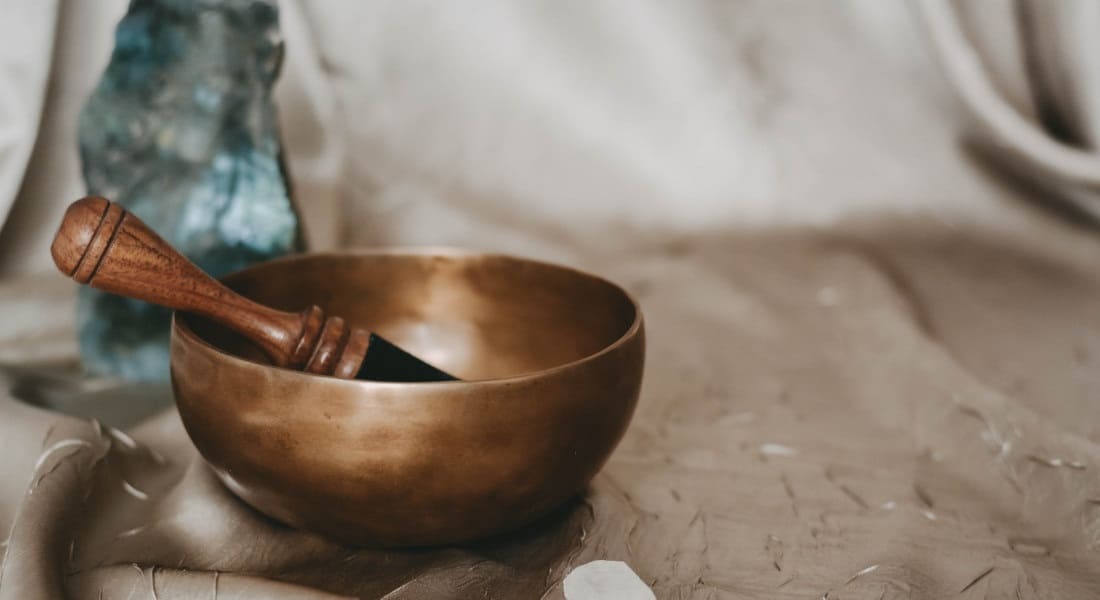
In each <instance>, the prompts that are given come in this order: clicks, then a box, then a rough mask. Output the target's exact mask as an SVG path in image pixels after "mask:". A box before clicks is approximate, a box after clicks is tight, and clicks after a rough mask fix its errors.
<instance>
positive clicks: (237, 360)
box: [169, 246, 644, 390]
mask: <svg viewBox="0 0 1100 600" xmlns="http://www.w3.org/2000/svg"><path fill="white" fill-rule="evenodd" d="M355 256H420V257H424V256H427V257H431V256H443V257H461V258H504V259H508V260H518V261H522V262H526V263H529V264H534V265H538V266H542V267H550V268H553V269H559V270H562V271H568V272H570V273H571V274H573V275H578V276H581V277H585V278H588V279H592V280H595V281H598V282H600V283H603V284H605V285H608V286H611V288H613V289H614V290H616V291H618V292H619V293H621V294H622V295H623V296H624V297H625V298H626V300H627V301H628V302H630V305H631V307H632V308H633V309H634V319H633V321H631V323H630V326H629V327H627V328H626V331H624V332H623V334H622V335H620V336H619V337H618V338H616V339H615V340H614V341H612V342H611V343H610V344H607V345H605V346H604V347H602V348H600V349H599V350H597V351H596V352H593V353H592V354H588V355H586V356H582V357H580V358H578V359H576V360H573V361H570V362H567V363H562V364H560V365H555V366H553V367H548V368H545V369H540V370H538V371H529V372H526V373H520V374H518V375H509V376H508V377H496V378H492V379H470V380H465V379H460V380H457V381H418V382H403V381H374V380H363V379H341V378H338V377H333V376H331V375H318V374H316V373H306V372H304V371H298V370H295V369H287V368H284V367H277V366H275V365H271V364H264V363H259V362H255V361H251V360H247V359H244V358H241V357H239V356H236V355H234V354H230V353H228V352H226V351H224V350H222V349H220V348H218V347H216V346H214V345H213V344H210V343H209V342H207V341H206V340H204V339H203V338H202V337H201V336H199V335H198V334H197V333H195V332H194V331H192V330H191V328H190V327H189V326H188V325H187V324H186V323H185V322H184V321H183V320H181V319H179V318H178V315H179V313H180V312H184V311H176V310H174V311H172V327H171V335H172V336H173V337H174V336H177V335H179V336H181V337H183V338H186V339H187V340H188V342H189V343H192V344H195V345H197V346H199V347H201V348H203V349H204V350H206V351H208V352H211V353H213V354H215V355H217V356H219V357H221V358H222V359H224V360H226V361H227V362H228V363H229V364H233V365H235V366H237V367H240V368H245V369H272V370H274V371H275V372H277V373H279V374H280V376H286V377H291V378H298V377H305V378H318V377H319V378H323V379H325V380H327V381H329V382H332V383H336V384H339V385H345V384H346V385H354V386H356V387H367V388H378V389H388V388H400V389H405V390H408V389H423V390H427V389H432V390H444V389H453V388H457V387H462V388H470V387H472V386H479V387H487V386H497V385H509V384H516V383H521V382H526V381H532V380H537V379H543V378H546V377H552V376H554V375H556V374H558V373H561V372H564V371H567V370H571V369H575V368H577V367H580V366H582V365H585V364H588V363H591V362H595V361H596V360H599V359H600V358H601V357H603V356H605V355H607V354H610V353H612V352H614V351H616V350H618V349H619V348H621V347H623V346H625V345H626V344H627V343H629V342H630V341H631V340H632V339H634V338H636V337H637V336H638V334H639V333H640V332H641V331H642V329H643V327H644V324H643V321H644V319H643V317H642V308H641V306H640V305H639V304H638V300H637V299H636V298H634V296H633V295H632V294H631V293H630V292H628V291H627V290H626V289H624V288H623V287H622V286H620V285H618V284H617V283H615V282H613V281H611V280H609V279H606V278H604V277H601V276H599V275H596V274H594V273H591V272H588V271H584V270H582V269H578V268H576V267H571V266H567V265H562V264H558V263H553V262H549V261H545V260H539V259H534V258H528V257H524V256H518V255H515V254H508V253H505V252H492V251H481V250H474V249H471V248H462V247H457V246H393V247H387V246H378V247H357V248H347V249H342V250H325V251H321V252H303V253H298V254H291V255H287V256H281V257H278V258H274V259H271V260H265V261H263V262H259V263H256V264H253V265H249V266H247V267H244V268H243V269H237V270H236V271H233V272H231V273H227V274H225V275H223V276H221V277H218V278H217V279H218V281H224V280H226V279H228V278H231V277H234V276H237V275H239V274H241V273H245V272H247V271H249V270H252V269H257V268H260V267H262V266H268V265H273V264H285V263H294V262H302V261H307V260H312V259H318V258H320V259H325V258H339V257H355ZM169 362H172V357H171V355H170V357H169Z"/></svg>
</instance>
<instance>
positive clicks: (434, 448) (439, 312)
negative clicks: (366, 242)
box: [172, 251, 644, 546]
mask: <svg viewBox="0 0 1100 600" xmlns="http://www.w3.org/2000/svg"><path fill="white" fill-rule="evenodd" d="M226 281H227V282H228V283H229V284H230V286H231V287H233V288H234V289H236V290H238V291H240V292H241V293H242V294H244V295H246V296H248V297H250V298H253V299H256V300H258V301H260V302H262V303H264V304H267V305H271V306H276V307H281V306H294V305H298V304H300V303H302V302H314V303H317V304H318V305H320V306H323V307H324V308H325V309H326V310H329V311H332V312H339V313H340V314H343V315H345V316H347V318H348V319H349V320H351V321H353V322H354V321H357V320H360V319H361V320H364V321H369V322H371V323H375V324H377V329H378V330H379V331H380V332H381V333H382V334H383V335H385V336H386V337H388V338H390V339H393V340H395V341H397V342H399V343H401V344H402V345H403V346H404V347H407V348H409V349H410V350H412V351H414V352H418V353H419V354H421V355H422V356H424V357H426V358H428V359H429V360H431V361H432V362H434V363H436V364H438V365H440V366H441V367H443V368H445V369H447V370H448V371H449V372H451V373H454V374H456V375H458V376H460V377H462V378H463V379H464V380H467V381H461V382H443V383H415V384H397V383H381V382H369V381H347V380H340V379H336V378H330V377H318V376H313V375H308V374H304V373H299V372H294V371H289V370H285V369H276V368H272V367H270V366H267V365H264V364H261V362H257V361H262V360H263V357H262V355H259V354H257V353H255V352H254V351H252V350H251V348H250V346H249V345H248V344H247V343H246V342H244V341H243V340H242V339H240V338H239V337H237V336H236V335H234V334H232V333H231V332H229V331H227V330H225V329H222V328H219V327H217V326H216V325H213V324H211V323H209V322H205V321H203V320H202V319H198V318H194V317H186V316H183V315H181V314H180V313H177V314H176V318H175V320H174V324H173V330H172V381H173V387H174V389H175V393H176V398H177V404H178V406H179V411H180V415H181V416H182V418H183V422H184V425H185V426H186V428H187V431H188V433H189V434H190V435H191V437H192V439H193V440H194V442H195V445H196V446H197V447H198V449H199V451H200V452H201V453H202V455H203V456H204V457H205V458H206V460H207V461H208V462H209V463H210V464H211V465H212V466H213V467H214V469H215V471H216V472H217V474H218V476H219V477H220V478H221V479H222V481H224V482H225V483H226V485H227V486H228V487H229V488H230V489H231V490H233V492H234V493H236V494H237V495H238V496H239V497H241V498H242V499H244V500H245V501H246V502H248V503H249V504H251V505H252V506H254V507H255V508H257V509H258V510H260V511H261V512H264V513H266V514H268V515H270V516H272V517H274V518H276V519H278V520H280V521H283V522H285V523H288V524H291V525H294V526H296V527H301V528H305V529H309V530H313V531H316V532H318V533H321V534H323V535H326V536H329V537H332V538H335V539H338V540H341V541H344V542H348V543H352V544H362V545H374V546H420V545H434V544H446V543H454V542H460V541H464V540H469V539H474V538H479V537H483V536H487V535H490V534H494V533H498V532H501V531H505V530H508V529H511V528H514V527H517V526H520V525H523V524H525V523H528V522H530V521H531V520H533V519H536V518H538V517H539V516H541V515H544V514H546V513H547V512H548V511H550V510H552V509H553V508H554V507H556V506H558V505H560V504H561V503H562V502H564V501H565V500H567V499H568V498H570V497H571V496H572V495H574V494H576V493H577V492H578V491H579V490H580V489H582V488H583V487H584V486H585V484H587V482H588V481H589V480H590V479H591V478H592V477H593V476H594V475H595V473H596V472H597V471H598V470H599V468H600V467H601V465H603V463H604V461H605V460H606V459H607V457H608V455H609V454H610V453H611V451H612V449H613V448H614V447H615V445H616V444H617V443H618V441H619V439H620V438H621V436H622V435H623V432H624V431H625V429H626V427H627V424H628V422H629V420H630V417H631V415H632V414H633V411H634V407H635V403H636V401H637V397H638V391H639V386H640V384H641V378H642V366H643V362H644V334H643V325H642V318H641V314H640V312H639V310H638V307H637V305H636V304H635V303H634V301H633V300H632V299H631V298H630V297H629V296H628V295H627V294H626V293H625V292H623V291H622V290H621V289H619V288H618V287H616V286H614V285H613V284H611V283H609V282H607V281H604V280H602V279H599V278H596V277H593V276H591V275H586V274H583V273H580V272H577V271H574V270H571V269H566V268H562V267H556V266H552V265H547V264H543V263H537V262H532V261H526V260H521V259H517V258H510V257H505V256H495V255H481V254H471V253H462V252H450V251H448V252H434V253H433V252H428V253H424V254H416V253H410V254H395V253H364V254H333V255H314V256H306V257H299V258H293V259H284V260H280V261H274V262H271V263H266V264H263V265H259V266H256V267H253V268H250V269H247V270H245V271H243V272H241V273H238V274H236V275H234V276H232V277H229V278H227V279H226Z"/></svg>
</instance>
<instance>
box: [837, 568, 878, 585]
mask: <svg viewBox="0 0 1100 600" xmlns="http://www.w3.org/2000/svg"><path fill="white" fill-rule="evenodd" d="M877 570H878V565H871V566H869V567H866V568H863V569H860V570H859V572H858V573H856V574H855V575H852V576H851V577H849V578H848V581H847V582H846V583H845V584H844V585H848V584H849V583H852V582H853V581H855V580H856V579H858V578H860V577H863V576H864V575H867V574H868V573H874V572H875V571H877Z"/></svg>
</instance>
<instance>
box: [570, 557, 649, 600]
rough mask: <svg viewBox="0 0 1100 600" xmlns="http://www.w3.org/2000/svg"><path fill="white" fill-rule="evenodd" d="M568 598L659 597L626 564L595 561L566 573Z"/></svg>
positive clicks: (643, 599)
mask: <svg viewBox="0 0 1100 600" xmlns="http://www.w3.org/2000/svg"><path fill="white" fill-rule="evenodd" d="M563 587H564V592H565V599H566V600H657V596H655V595H654V594H653V590H651V589H649V586H647V585H646V584H645V582H644V581H642V580H641V578H640V577H638V575H637V574H636V573H635V572H634V571H633V570H632V569H631V568H630V566H628V565H627V564H626V563H624V562H622V561H618V560H594V561H592V562H590V563H586V564H583V565H581V566H579V567H577V568H576V569H573V570H572V571H570V572H569V575H566V577H565V582H564V584H563Z"/></svg>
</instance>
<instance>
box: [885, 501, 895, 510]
mask: <svg viewBox="0 0 1100 600" xmlns="http://www.w3.org/2000/svg"><path fill="white" fill-rule="evenodd" d="M897 507H898V503H897V502H894V501H893V500H887V501H886V502H883V503H882V507H881V508H882V510H894V509H895V508H897Z"/></svg>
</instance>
